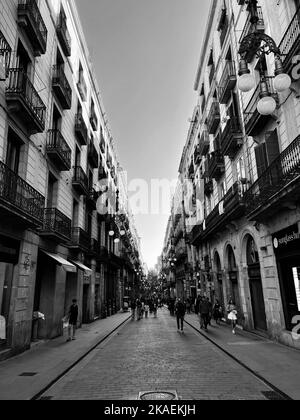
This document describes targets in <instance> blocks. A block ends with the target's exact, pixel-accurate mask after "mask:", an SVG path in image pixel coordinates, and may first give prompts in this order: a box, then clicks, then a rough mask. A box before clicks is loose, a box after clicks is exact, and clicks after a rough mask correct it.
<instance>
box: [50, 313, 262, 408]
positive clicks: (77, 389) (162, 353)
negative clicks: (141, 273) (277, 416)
mask: <svg viewBox="0 0 300 420" xmlns="http://www.w3.org/2000/svg"><path fill="white" fill-rule="evenodd" d="M151 390H157V391H158V390H159V391H168V390H169V391H170V390H177V392H178V394H179V396H180V398H181V399H184V400H204V399H205V400H206V399H207V400H209V399H222V400H228V399H230V400H232V399H235V400H244V399H247V400H249V399H250V400H253V399H255V400H257V399H262V400H263V399H265V397H264V395H263V392H267V391H270V389H269V388H268V387H267V386H266V385H265V384H264V383H263V382H261V381H260V380H259V379H257V378H255V377H254V376H253V375H252V374H251V373H249V372H248V371H247V370H246V369H244V368H243V367H241V366H240V365H239V364H237V363H236V362H234V361H233V360H232V359H230V358H229V357H228V356H226V355H225V354H224V353H223V352H221V351H220V350H218V349H217V348H216V347H215V346H214V345H213V344H211V343H209V342H208V341H207V340H206V339H205V338H204V337H202V336H200V335H199V334H198V333H197V332H195V331H194V330H193V329H191V328H190V327H185V333H184V334H181V333H178V332H177V327H176V322H175V319H174V318H171V317H170V316H169V313H168V312H167V311H166V310H162V311H160V312H159V316H158V318H157V319H155V318H153V317H152V318H150V319H144V320H141V321H139V322H137V321H132V322H130V323H128V324H126V325H125V326H124V327H123V328H122V329H121V330H119V332H118V333H117V334H115V335H114V336H112V337H111V338H110V339H109V340H108V341H107V342H105V343H103V344H102V345H100V346H99V347H98V348H97V349H96V350H94V351H93V352H92V353H91V354H90V355H89V356H88V357H87V358H86V359H85V360H84V361H82V362H81V363H80V364H79V365H78V366H77V367H76V368H74V369H73V370H72V371H71V372H70V373H69V374H68V375H67V376H65V377H64V378H62V379H61V380H60V381H59V382H58V383H57V384H56V385H54V386H53V387H52V388H50V389H49V390H48V391H47V393H46V394H45V395H44V396H43V398H51V399H63V400H77V399H82V400H89V399H98V400H107V399H108V400H127V399H129V400H136V399H137V396H138V394H139V392H142V391H151Z"/></svg>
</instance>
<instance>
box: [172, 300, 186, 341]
mask: <svg viewBox="0 0 300 420" xmlns="http://www.w3.org/2000/svg"><path fill="white" fill-rule="evenodd" d="M185 313H186V306H185V304H184V303H183V302H182V300H181V299H180V298H178V299H177V302H176V304H175V314H176V319H177V331H178V332H180V331H181V332H182V333H183V321H184V316H185Z"/></svg>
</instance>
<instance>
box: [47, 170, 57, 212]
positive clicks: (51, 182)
mask: <svg viewBox="0 0 300 420" xmlns="http://www.w3.org/2000/svg"><path fill="white" fill-rule="evenodd" d="M56 201H57V179H56V178H55V177H54V176H53V175H52V174H51V173H49V178H48V193H47V208H48V209H52V208H55V207H56Z"/></svg>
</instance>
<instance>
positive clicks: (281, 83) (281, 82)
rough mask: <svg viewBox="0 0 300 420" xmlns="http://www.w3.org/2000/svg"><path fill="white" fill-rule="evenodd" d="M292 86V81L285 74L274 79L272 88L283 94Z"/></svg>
mask: <svg viewBox="0 0 300 420" xmlns="http://www.w3.org/2000/svg"><path fill="white" fill-rule="evenodd" d="M291 84H292V79H291V78H290V76H289V75H288V74H286V73H281V74H278V75H277V76H276V77H275V79H274V88H275V89H276V90H277V92H284V91H285V90H287V89H289V88H290V87H291Z"/></svg>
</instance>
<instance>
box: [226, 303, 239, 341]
mask: <svg viewBox="0 0 300 420" xmlns="http://www.w3.org/2000/svg"><path fill="white" fill-rule="evenodd" d="M227 314H228V319H229V321H230V323H231V327H232V334H235V333H236V332H235V329H236V324H237V319H238V318H237V314H238V313H237V310H236V306H235V303H234V301H233V299H230V301H229V303H228V305H227Z"/></svg>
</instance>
